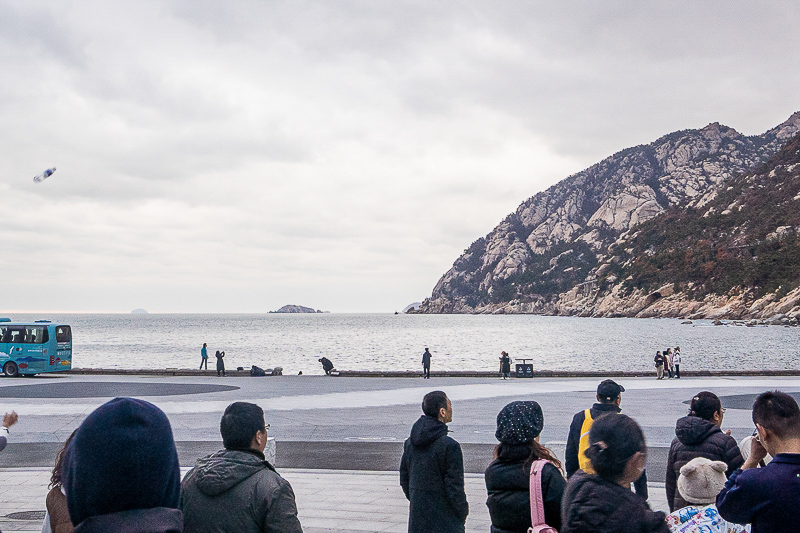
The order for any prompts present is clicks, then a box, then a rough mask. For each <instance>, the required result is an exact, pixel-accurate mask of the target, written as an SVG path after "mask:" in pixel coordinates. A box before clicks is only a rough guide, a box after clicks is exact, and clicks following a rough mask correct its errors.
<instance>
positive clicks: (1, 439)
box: [0, 411, 19, 452]
mask: <svg viewBox="0 0 800 533" xmlns="http://www.w3.org/2000/svg"><path fill="white" fill-rule="evenodd" d="M18 419H19V417H18V416H17V413H15V412H14V411H11V412H10V413H6V414H5V415H4V416H3V428H2V429H0V452H2V451H3V450H4V449H5V447H6V446H7V445H8V437H7V436H6V435H8V434H9V433H10V431H9V428H10V427H11V426H13V425H14V424H16V423H17V420H18Z"/></svg>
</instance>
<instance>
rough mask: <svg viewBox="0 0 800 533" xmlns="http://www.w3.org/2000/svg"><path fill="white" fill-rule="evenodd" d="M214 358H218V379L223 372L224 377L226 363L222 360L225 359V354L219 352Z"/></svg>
mask: <svg viewBox="0 0 800 533" xmlns="http://www.w3.org/2000/svg"><path fill="white" fill-rule="evenodd" d="M214 357H216V358H217V377H219V373H220V372H222V375H223V376H224V375H225V361H223V360H222V358H223V357H225V352H220V351H219V350H217V353H215V354H214Z"/></svg>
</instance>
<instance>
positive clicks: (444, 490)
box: [400, 391, 469, 533]
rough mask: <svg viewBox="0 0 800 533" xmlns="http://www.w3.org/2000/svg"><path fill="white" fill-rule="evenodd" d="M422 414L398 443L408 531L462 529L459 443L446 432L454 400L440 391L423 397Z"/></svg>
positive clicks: (460, 532)
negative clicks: (403, 440) (407, 434)
mask: <svg viewBox="0 0 800 533" xmlns="http://www.w3.org/2000/svg"><path fill="white" fill-rule="evenodd" d="M422 412H423V415H422V416H421V417H420V418H419V420H417V421H416V422H415V423H414V426H413V427H412V428H411V436H410V437H409V438H408V439H406V441H405V444H404V445H403V457H402V459H401V461H400V486H401V487H402V488H403V493H405V495H406V498H408V500H409V502H411V504H410V506H409V512H408V532H409V533H464V524H465V522H466V520H467V514H469V505H468V504H467V495H466V492H465V491H464V458H463V455H462V454H461V445H459V444H458V442H456V441H455V439H452V438H451V437H448V436H447V431H448V430H447V424H448V423H450V422H452V421H453V405H452V403H451V402H450V399H449V398H448V397H447V395H446V394H445V393H444V392H442V391H433V392H429V393H428V394H426V395H425V397H424V398H423V400H422Z"/></svg>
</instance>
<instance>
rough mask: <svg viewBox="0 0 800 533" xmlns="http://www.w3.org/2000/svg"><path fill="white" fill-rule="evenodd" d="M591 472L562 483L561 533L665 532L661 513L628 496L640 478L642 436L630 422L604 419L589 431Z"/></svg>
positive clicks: (622, 418)
mask: <svg viewBox="0 0 800 533" xmlns="http://www.w3.org/2000/svg"><path fill="white" fill-rule="evenodd" d="M586 453H587V455H588V456H589V459H590V461H591V463H592V468H593V470H594V471H595V472H596V474H587V473H586V472H584V471H580V472H577V473H576V474H575V475H574V476H572V477H571V478H570V479H569V481H568V482H567V488H566V490H565V492H564V499H563V501H562V506H561V507H562V513H561V529H559V531H560V533H628V532H629V531H636V532H638V533H669V528H668V527H667V523H666V521H665V516H664V513H662V512H653V511H651V510H650V508H649V507H648V505H647V502H646V501H644V500H643V499H642V498H640V497H639V496H638V495H635V494H633V493H632V492H631V489H630V485H631V482H633V481H636V480H637V479H641V477H642V476H643V475H644V464H645V454H646V447H645V441H644V433H642V428H640V427H639V424H637V423H636V422H635V421H634V420H633V419H632V418H630V417H628V416H626V415H623V414H618V415H614V416H603V417H601V418H600V419H599V420H597V421H595V423H594V424H592V428H591V429H590V430H589V447H588V448H587V450H586Z"/></svg>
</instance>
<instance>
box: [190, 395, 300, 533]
mask: <svg viewBox="0 0 800 533" xmlns="http://www.w3.org/2000/svg"><path fill="white" fill-rule="evenodd" d="M267 429H269V426H268V425H266V424H265V423H264V410H263V409H261V407H259V406H258V405H255V404H252V403H247V402H235V403H232V404H230V405H229V406H228V407H227V409H225V413H224V414H223V415H222V420H221V421H220V433H221V434H222V444H223V446H224V447H225V449H223V450H220V451H218V452H216V453H213V454H211V455H209V456H206V457H203V458H201V459H198V460H197V462H196V463H195V466H194V468H192V469H191V470H190V471H189V472H187V474H186V476H185V477H184V478H183V483H182V484H181V486H182V489H183V490H182V492H181V498H180V508H181V510H182V511H183V516H184V531H185V532H186V533H206V532H208V533H211V532H214V533H226V532H230V533H267V532H273V531H275V532H277V531H280V532H282V533H302V531H303V529H302V527H301V526H300V521H299V520H298V518H297V505H296V503H295V497H294V491H293V490H292V486H291V485H290V484H289V482H288V481H286V480H285V479H283V478H282V477H281V476H280V474H278V472H277V471H276V470H275V467H273V466H272V465H271V464H270V463H269V461H267V460H266V458H265V457H264V449H265V448H266V446H267Z"/></svg>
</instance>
